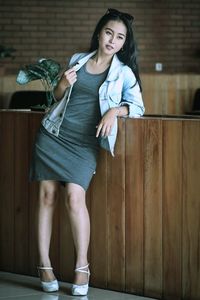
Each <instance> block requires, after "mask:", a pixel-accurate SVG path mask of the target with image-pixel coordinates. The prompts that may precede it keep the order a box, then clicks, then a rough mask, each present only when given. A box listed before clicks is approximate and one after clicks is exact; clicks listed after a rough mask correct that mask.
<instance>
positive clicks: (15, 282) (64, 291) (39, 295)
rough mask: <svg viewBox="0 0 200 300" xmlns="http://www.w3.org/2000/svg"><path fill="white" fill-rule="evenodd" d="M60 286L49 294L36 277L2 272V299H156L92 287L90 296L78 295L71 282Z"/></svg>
mask: <svg viewBox="0 0 200 300" xmlns="http://www.w3.org/2000/svg"><path fill="white" fill-rule="evenodd" d="M59 286H60V290H59V292H56V293H49V294H48V293H44V292H42V291H41V289H40V283H39V279H38V278H36V277H31V276H24V275H18V274H13V273H7V272H0V300H3V299H4V300H5V299H10V300H12V299H16V300H67V299H68V300H155V299H152V298H145V297H139V296H134V295H131V294H125V293H118V292H114V291H108V290H103V289H97V288H91V287H90V289H89V293H88V296H84V297H77V296H71V295H70V287H71V284H69V283H65V282H59Z"/></svg>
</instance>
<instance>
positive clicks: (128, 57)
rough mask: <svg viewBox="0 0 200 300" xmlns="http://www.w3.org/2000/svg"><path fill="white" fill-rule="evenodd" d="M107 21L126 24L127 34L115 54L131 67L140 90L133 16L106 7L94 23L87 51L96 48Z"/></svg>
mask: <svg viewBox="0 0 200 300" xmlns="http://www.w3.org/2000/svg"><path fill="white" fill-rule="evenodd" d="M109 21H121V22H123V23H124V25H125V26H126V29H127V34H126V40H125V43H124V45H123V48H122V49H121V50H120V51H119V52H118V53H116V54H117V56H118V58H119V60H120V61H121V62H123V63H124V64H125V65H127V66H129V67H130V68H131V70H132V71H133V73H134V75H135V77H136V81H137V82H138V84H139V86H140V90H142V87H141V80H140V76H139V70H138V64H137V48H136V42H135V39H134V35H133V29H132V22H133V16H131V15H129V14H127V13H123V12H120V11H118V10H116V9H108V11H107V13H106V14H105V15H104V16H102V17H101V19H100V20H99V22H98V23H97V25H96V28H95V30H94V33H93V35H92V39H91V43H90V49H89V52H92V51H94V50H97V49H98V47H99V41H98V36H99V33H100V32H101V30H102V28H103V27H104V26H105V25H106V24H107V23H108V22H109Z"/></svg>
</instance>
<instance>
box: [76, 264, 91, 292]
mask: <svg viewBox="0 0 200 300" xmlns="http://www.w3.org/2000/svg"><path fill="white" fill-rule="evenodd" d="M88 266H89V264H88V265H86V266H84V267H80V268H77V269H75V272H80V273H86V274H87V275H88V283H86V284H81V285H79V284H73V285H72V295H73V296H86V295H87V293H88V288H89V277H90V270H89V268H88ZM85 269H87V270H85Z"/></svg>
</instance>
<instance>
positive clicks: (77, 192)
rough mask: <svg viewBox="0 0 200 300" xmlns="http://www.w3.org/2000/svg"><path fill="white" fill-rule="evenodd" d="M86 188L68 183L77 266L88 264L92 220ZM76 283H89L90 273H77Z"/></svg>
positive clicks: (68, 198)
mask: <svg viewBox="0 0 200 300" xmlns="http://www.w3.org/2000/svg"><path fill="white" fill-rule="evenodd" d="M85 196H86V195H85V190H84V189H83V188H82V187H81V186H80V185H78V184H74V183H68V184H66V197H65V199H66V201H65V204H66V207H67V210H68V214H69V219H70V223H71V228H72V234H73V239H74V244H75V248H76V268H79V267H83V266H85V265H87V264H88V260H87V252H88V246H89V240H90V220H89V214H88V210H87V207H86V199H85ZM74 283H75V284H85V283H88V275H87V274H85V273H79V272H76V273H75V281H74Z"/></svg>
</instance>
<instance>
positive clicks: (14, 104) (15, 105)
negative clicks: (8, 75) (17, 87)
mask: <svg viewBox="0 0 200 300" xmlns="http://www.w3.org/2000/svg"><path fill="white" fill-rule="evenodd" d="M43 104H46V105H47V99H46V92H45V91H16V92H14V93H13V95H12V97H11V100H10V104H9V109H31V107H32V106H35V105H43Z"/></svg>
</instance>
